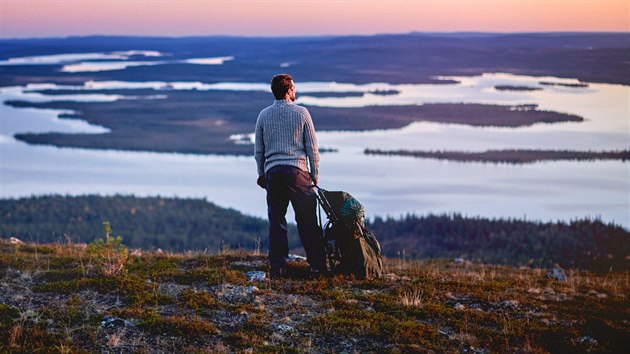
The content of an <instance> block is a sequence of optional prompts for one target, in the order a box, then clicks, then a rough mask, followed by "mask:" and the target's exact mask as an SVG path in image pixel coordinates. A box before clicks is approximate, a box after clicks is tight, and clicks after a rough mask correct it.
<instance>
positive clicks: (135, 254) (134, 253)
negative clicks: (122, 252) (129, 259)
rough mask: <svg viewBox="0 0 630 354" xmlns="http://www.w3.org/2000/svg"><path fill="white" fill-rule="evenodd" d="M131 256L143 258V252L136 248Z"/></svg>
mask: <svg viewBox="0 0 630 354" xmlns="http://www.w3.org/2000/svg"><path fill="white" fill-rule="evenodd" d="M129 255H130V256H134V257H142V251H141V250H140V249H139V248H136V249H134V250H133V251H131V253H129Z"/></svg>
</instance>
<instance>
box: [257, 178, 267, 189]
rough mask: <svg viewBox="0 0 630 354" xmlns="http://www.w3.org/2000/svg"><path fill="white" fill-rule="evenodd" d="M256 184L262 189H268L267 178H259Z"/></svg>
mask: <svg viewBox="0 0 630 354" xmlns="http://www.w3.org/2000/svg"><path fill="white" fill-rule="evenodd" d="M256 184H257V185H259V186H260V188H262V189H267V179H266V178H265V176H258V179H257V180H256Z"/></svg>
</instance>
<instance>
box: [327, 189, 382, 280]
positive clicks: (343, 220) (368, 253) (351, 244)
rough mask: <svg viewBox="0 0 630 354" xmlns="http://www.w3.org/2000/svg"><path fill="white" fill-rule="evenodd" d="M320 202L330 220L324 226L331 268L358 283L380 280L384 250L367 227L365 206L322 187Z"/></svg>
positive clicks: (341, 193) (350, 197) (347, 196)
mask: <svg viewBox="0 0 630 354" xmlns="http://www.w3.org/2000/svg"><path fill="white" fill-rule="evenodd" d="M317 199H318V201H319V203H320V205H321V206H322V209H324V212H325V213H326V215H327V216H328V222H327V223H326V225H325V226H324V245H325V249H326V260H327V263H328V268H329V269H330V270H331V271H332V272H335V273H343V274H353V275H354V276H355V278H357V279H373V278H380V277H381V276H382V275H383V258H382V256H381V246H380V244H379V243H378V240H376V237H374V235H373V234H372V233H371V232H370V231H369V230H368V229H367V227H366V226H365V212H364V208H363V205H362V204H361V203H359V201H358V200H356V199H355V198H353V197H352V196H351V195H350V194H349V193H346V192H329V191H326V190H323V189H321V188H319V187H317Z"/></svg>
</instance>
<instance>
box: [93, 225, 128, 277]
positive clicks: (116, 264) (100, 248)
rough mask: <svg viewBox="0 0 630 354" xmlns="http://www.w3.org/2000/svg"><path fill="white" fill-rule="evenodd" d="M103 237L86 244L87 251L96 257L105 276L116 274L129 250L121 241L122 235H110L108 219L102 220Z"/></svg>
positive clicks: (122, 265) (120, 269)
mask: <svg viewBox="0 0 630 354" xmlns="http://www.w3.org/2000/svg"><path fill="white" fill-rule="evenodd" d="M103 228H104V229H105V239H97V240H94V241H93V242H92V243H90V245H89V246H88V253H89V254H90V255H91V256H93V257H94V258H96V260H97V262H98V264H97V266H99V268H100V270H101V272H102V273H103V274H105V276H108V277H110V276H115V275H118V274H119V273H120V272H121V271H122V270H123V267H124V266H125V262H126V261H127V258H128V257H129V250H128V249H127V247H125V245H123V243H122V240H123V238H122V236H116V237H112V236H111V233H112V228H111V226H110V225H109V221H105V222H103Z"/></svg>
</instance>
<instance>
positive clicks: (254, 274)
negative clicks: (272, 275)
mask: <svg viewBox="0 0 630 354" xmlns="http://www.w3.org/2000/svg"><path fill="white" fill-rule="evenodd" d="M245 276H246V277H247V278H248V279H249V281H264V280H265V279H266V278H267V274H266V273H265V272H261V271H258V270H256V271H251V272H247V273H245Z"/></svg>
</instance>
